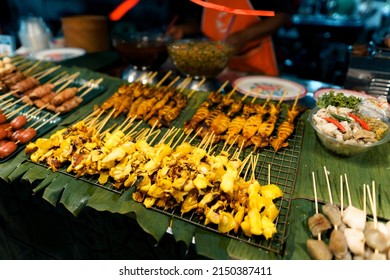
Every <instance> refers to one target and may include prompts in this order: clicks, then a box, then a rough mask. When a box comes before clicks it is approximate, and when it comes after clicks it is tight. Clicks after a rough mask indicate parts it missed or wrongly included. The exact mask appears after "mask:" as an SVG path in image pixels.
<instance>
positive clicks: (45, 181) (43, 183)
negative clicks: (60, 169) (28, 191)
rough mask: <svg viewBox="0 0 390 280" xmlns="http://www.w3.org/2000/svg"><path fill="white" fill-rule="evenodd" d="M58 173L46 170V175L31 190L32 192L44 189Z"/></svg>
mask: <svg viewBox="0 0 390 280" xmlns="http://www.w3.org/2000/svg"><path fill="white" fill-rule="evenodd" d="M58 175H59V173H55V172H49V171H48V170H46V177H45V178H44V179H43V180H42V181H41V182H40V183H39V184H38V185H37V186H36V187H35V188H34V189H33V190H32V191H33V193H35V194H36V193H38V192H39V191H41V190H43V189H45V188H46V187H47V186H49V185H50V184H51V183H52V182H53V181H54V180H55V179H56V178H57V177H58Z"/></svg>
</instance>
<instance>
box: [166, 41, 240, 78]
mask: <svg viewBox="0 0 390 280" xmlns="http://www.w3.org/2000/svg"><path fill="white" fill-rule="evenodd" d="M168 53H169V56H170V57H171V59H172V62H173V64H174V65H175V66H176V68H177V69H178V70H179V71H180V72H181V73H182V74H184V75H189V76H192V77H206V78H212V77H215V76H217V75H218V74H220V73H221V72H222V71H223V70H224V69H225V68H226V66H227V65H228V63H229V60H230V58H231V55H232V53H233V49H232V47H231V46H230V45H228V44H226V43H223V42H218V41H210V40H206V39H185V40H178V41H175V42H173V43H171V44H169V45H168Z"/></svg>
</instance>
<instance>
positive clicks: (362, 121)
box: [348, 113, 371, 130]
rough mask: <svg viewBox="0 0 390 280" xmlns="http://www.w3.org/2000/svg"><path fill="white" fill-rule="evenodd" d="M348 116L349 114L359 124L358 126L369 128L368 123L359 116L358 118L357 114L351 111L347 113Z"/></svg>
mask: <svg viewBox="0 0 390 280" xmlns="http://www.w3.org/2000/svg"><path fill="white" fill-rule="evenodd" d="M348 116H350V117H351V118H353V119H354V120H355V121H356V122H357V123H358V124H360V126H361V127H362V128H363V129H365V130H371V128H370V126H369V125H368V123H366V122H365V121H364V120H362V119H361V118H359V117H358V116H356V115H354V114H352V113H348Z"/></svg>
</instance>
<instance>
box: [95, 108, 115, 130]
mask: <svg viewBox="0 0 390 280" xmlns="http://www.w3.org/2000/svg"><path fill="white" fill-rule="evenodd" d="M114 112H115V109H113V110H111V112H110V113H109V114H108V115H107V116H106V117H105V118H104V119H103V120H102V121H101V122H100V123H98V124H97V125H96V130H97V133H100V131H101V130H102V129H103V127H105V126H106V123H107V122H108V120H109V119H110V118H111V116H112V114H114Z"/></svg>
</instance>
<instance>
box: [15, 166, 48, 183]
mask: <svg viewBox="0 0 390 280" xmlns="http://www.w3.org/2000/svg"><path fill="white" fill-rule="evenodd" d="M47 174H48V172H47V168H45V167H43V166H39V165H32V166H31V167H30V168H29V169H28V170H27V172H25V173H24V174H23V176H22V178H21V180H22V181H27V182H29V183H30V184H33V183H34V182H36V181H37V180H43V179H44V178H46V177H47Z"/></svg>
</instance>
